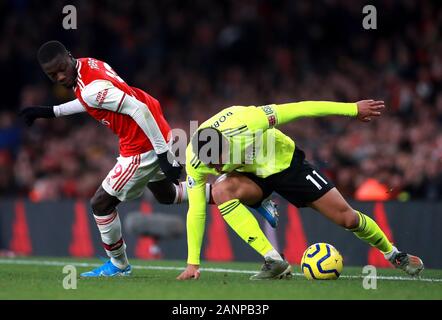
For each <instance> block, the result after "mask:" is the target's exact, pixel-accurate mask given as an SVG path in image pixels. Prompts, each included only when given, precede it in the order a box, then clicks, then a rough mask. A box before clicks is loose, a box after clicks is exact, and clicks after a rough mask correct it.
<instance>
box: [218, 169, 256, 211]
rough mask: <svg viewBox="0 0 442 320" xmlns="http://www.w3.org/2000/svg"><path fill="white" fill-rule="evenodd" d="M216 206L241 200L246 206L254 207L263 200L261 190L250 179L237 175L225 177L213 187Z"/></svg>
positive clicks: (232, 174)
mask: <svg viewBox="0 0 442 320" xmlns="http://www.w3.org/2000/svg"><path fill="white" fill-rule="evenodd" d="M212 197H213V200H214V202H215V204H217V205H220V204H222V203H225V202H227V201H229V200H232V199H239V200H240V201H241V202H242V203H243V204H245V205H254V204H256V203H258V202H260V201H261V200H262V197H263V192H262V190H261V188H260V187H259V186H258V185H257V184H256V183H254V182H253V181H252V180H250V179H249V178H247V177H245V176H242V175H240V174H237V173H231V174H228V175H223V176H222V179H218V180H217V181H215V184H214V185H213V187H212Z"/></svg>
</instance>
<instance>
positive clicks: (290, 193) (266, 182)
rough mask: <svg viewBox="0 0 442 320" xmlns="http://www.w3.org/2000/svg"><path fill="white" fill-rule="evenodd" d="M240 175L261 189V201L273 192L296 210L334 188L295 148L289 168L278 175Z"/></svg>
mask: <svg viewBox="0 0 442 320" xmlns="http://www.w3.org/2000/svg"><path fill="white" fill-rule="evenodd" d="M242 174H244V175H245V176H247V177H248V178H249V179H251V180H252V181H254V182H255V183H256V184H257V185H258V186H259V187H260V188H261V189H262V191H263V194H264V197H263V199H265V198H267V197H268V196H270V195H271V194H272V192H273V191H274V192H276V193H278V194H279V195H280V196H281V197H283V198H284V199H286V200H287V201H289V202H290V203H291V204H293V205H295V206H296V207H298V208H301V207H306V206H307V205H308V203H310V202H313V201H315V200H318V199H319V198H321V197H322V196H323V195H324V194H326V193H327V192H328V191H330V189H332V188H334V186H335V185H334V184H333V182H331V181H330V180H328V179H327V177H326V176H325V175H323V174H321V172H320V171H319V170H318V168H316V167H315V166H313V165H312V164H310V163H309V162H308V161H306V160H305V153H304V151H302V150H300V149H299V148H298V147H296V148H295V151H294V153H293V158H292V161H291V163H290V166H289V167H288V168H287V169H285V170H283V171H281V172H279V173H276V174H273V175H271V176H268V177H267V178H259V177H257V176H255V175H254V174H251V173H242Z"/></svg>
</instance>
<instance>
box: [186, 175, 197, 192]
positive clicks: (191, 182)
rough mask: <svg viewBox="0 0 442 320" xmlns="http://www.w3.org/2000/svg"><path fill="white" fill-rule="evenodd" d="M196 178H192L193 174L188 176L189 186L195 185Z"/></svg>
mask: <svg viewBox="0 0 442 320" xmlns="http://www.w3.org/2000/svg"><path fill="white" fill-rule="evenodd" d="M195 183H196V182H195V179H194V178H192V177H191V176H187V187H189V188H190V189H192V188H193V187H194V186H195Z"/></svg>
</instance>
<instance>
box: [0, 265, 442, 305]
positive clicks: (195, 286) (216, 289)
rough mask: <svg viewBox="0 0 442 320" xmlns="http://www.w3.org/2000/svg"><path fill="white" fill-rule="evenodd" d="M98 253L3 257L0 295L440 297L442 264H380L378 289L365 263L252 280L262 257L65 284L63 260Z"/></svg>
mask: <svg viewBox="0 0 442 320" xmlns="http://www.w3.org/2000/svg"><path fill="white" fill-rule="evenodd" d="M99 263H101V261H99V260H98V259H71V258H46V257H32V258H14V259H8V258H0V299H2V300H5V299H51V300H52V299H63V300H64V299H118V300H120V299H131V300H133V299H137V300H138V299H143V300H156V299H158V300H181V299H183V300H199V299H204V300H227V299H233V300H235V299H244V300H267V299H278V300H280V299H281V300H295V299H296V300H297V299H308V300H310V299H437V300H440V299H442V270H435V269H433V270H424V272H423V274H422V276H421V278H420V279H411V278H409V277H408V276H407V275H406V274H404V273H403V272H401V271H398V270H393V269H378V274H377V275H378V279H377V289H375V290H373V289H372V290H366V289H364V288H363V285H362V282H363V279H362V276H363V275H362V268H360V267H345V266H344V271H343V273H342V275H341V277H340V278H339V279H338V280H331V281H309V280H307V279H305V278H304V277H303V276H302V275H301V274H300V270H299V266H296V265H295V266H293V271H294V273H295V275H294V276H293V277H292V278H291V279H286V280H271V281H250V280H249V276H250V275H251V274H253V273H254V272H256V271H257V270H258V269H259V268H260V263H259V262H257V263H240V262H230V263H213V262H204V263H203V268H205V270H204V269H203V270H202V273H201V278H200V280H198V281H177V280H175V277H176V276H177V275H178V274H179V273H180V271H181V270H182V269H183V267H184V266H185V262H184V261H142V260H134V259H132V260H131V263H132V265H133V266H134V269H133V274H132V275H131V276H130V277H117V278H100V279H82V278H78V281H77V289H70V290H66V289H64V288H63V278H64V277H66V276H67V274H64V273H63V267H64V266H65V265H68V264H70V265H74V266H75V267H76V269H77V271H78V274H79V273H81V272H83V271H86V270H89V269H91V268H92V267H94V266H95V265H98V264H99Z"/></svg>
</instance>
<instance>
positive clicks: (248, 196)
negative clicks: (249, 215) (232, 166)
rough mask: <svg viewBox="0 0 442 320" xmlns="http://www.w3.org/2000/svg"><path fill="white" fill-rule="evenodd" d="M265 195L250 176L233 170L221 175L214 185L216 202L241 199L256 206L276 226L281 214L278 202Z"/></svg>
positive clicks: (213, 195) (246, 203)
mask: <svg viewBox="0 0 442 320" xmlns="http://www.w3.org/2000/svg"><path fill="white" fill-rule="evenodd" d="M263 197H264V192H263V191H262V189H261V188H260V187H259V186H258V185H257V184H256V183H255V182H254V181H252V180H251V179H249V178H248V177H246V176H244V175H241V174H238V173H236V172H232V173H229V174H223V175H221V176H220V177H219V178H218V179H217V180H216V181H215V183H214V185H213V187H212V198H213V201H214V203H215V204H221V203H225V202H226V201H229V200H231V199H239V200H240V201H241V202H242V203H243V204H245V205H247V206H250V207H252V208H254V209H255V210H256V211H257V212H258V213H259V214H261V215H262V216H263V217H264V218H265V219H266V220H267V222H268V223H269V224H270V225H271V226H272V227H273V228H276V226H277V225H278V219H279V214H278V210H277V206H276V203H275V202H273V201H272V199H271V198H270V196H269V197H267V198H266V199H264V200H262V198H263Z"/></svg>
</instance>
